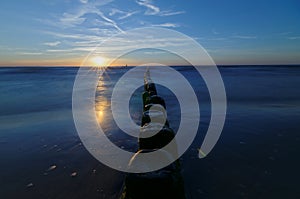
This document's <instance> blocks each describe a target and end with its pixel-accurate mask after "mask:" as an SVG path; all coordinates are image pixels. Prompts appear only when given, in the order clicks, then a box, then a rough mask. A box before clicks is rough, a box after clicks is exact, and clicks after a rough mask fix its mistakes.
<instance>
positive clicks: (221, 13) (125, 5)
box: [0, 0, 300, 66]
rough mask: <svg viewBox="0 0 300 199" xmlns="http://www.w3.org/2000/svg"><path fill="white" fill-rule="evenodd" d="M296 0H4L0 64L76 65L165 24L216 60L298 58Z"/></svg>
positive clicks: (270, 61)
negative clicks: (118, 37) (129, 34)
mask: <svg viewBox="0 0 300 199" xmlns="http://www.w3.org/2000/svg"><path fill="white" fill-rule="evenodd" d="M299 21H300V1H299V0H281V1H279V0H273V1H262V0H252V1H241V0H228V1H216V0H188V1H187V0H99V1H92V0H51V1H49V0H48V1H47V0H24V1H19V0H10V1H2V2H1V6H0V23H1V29H0V36H1V40H0V65H2V66H9V65H12V66H13V65H35V66H36V65H80V63H81V61H82V60H83V59H84V58H85V57H86V55H87V54H88V53H89V52H90V51H91V50H93V49H94V47H95V46H96V45H97V44H98V43H99V42H101V41H103V40H105V39H106V38H108V37H111V36H113V35H114V34H118V33H120V32H124V31H127V30H130V29H133V28H140V27H149V26H150V27H165V28H170V29H173V30H176V31H179V32H182V33H184V34H186V35H188V36H190V37H192V38H194V39H195V40H196V41H197V42H199V43H200V44H201V45H202V46H203V47H204V48H205V49H206V50H207V52H208V53H209V54H210V55H211V57H212V58H213V59H214V61H215V62H216V63H217V64H300V23H299Z"/></svg>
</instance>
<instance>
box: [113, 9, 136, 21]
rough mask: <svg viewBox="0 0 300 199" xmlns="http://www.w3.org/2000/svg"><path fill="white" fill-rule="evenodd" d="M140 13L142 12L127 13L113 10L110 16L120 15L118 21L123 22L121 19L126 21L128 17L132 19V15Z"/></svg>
mask: <svg viewBox="0 0 300 199" xmlns="http://www.w3.org/2000/svg"><path fill="white" fill-rule="evenodd" d="M139 12H140V11H132V12H130V11H129V12H126V11H123V10H119V9H116V8H113V9H112V10H111V11H110V13H109V16H115V15H119V17H118V19H119V20H121V19H126V18H128V17H131V16H132V15H134V14H137V13H139Z"/></svg>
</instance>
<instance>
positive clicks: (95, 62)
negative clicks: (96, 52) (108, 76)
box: [92, 56, 106, 67]
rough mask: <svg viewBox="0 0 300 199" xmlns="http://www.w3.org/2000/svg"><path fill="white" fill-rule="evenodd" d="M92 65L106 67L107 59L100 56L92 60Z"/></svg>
mask: <svg viewBox="0 0 300 199" xmlns="http://www.w3.org/2000/svg"><path fill="white" fill-rule="evenodd" d="M92 63H93V65H95V66H98V67H101V66H104V65H105V63H106V59H105V58H104V57H100V56H97V57H93V58H92Z"/></svg>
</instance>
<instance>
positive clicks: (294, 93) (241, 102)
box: [0, 66, 300, 198]
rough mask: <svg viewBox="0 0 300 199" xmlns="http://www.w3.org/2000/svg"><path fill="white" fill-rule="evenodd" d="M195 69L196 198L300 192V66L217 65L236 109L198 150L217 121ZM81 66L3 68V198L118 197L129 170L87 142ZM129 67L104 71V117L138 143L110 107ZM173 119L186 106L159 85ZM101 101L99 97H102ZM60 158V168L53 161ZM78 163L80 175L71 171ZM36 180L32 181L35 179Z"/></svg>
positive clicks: (189, 191)
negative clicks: (80, 107)
mask: <svg viewBox="0 0 300 199" xmlns="http://www.w3.org/2000/svg"><path fill="white" fill-rule="evenodd" d="M175 69H176V70H178V71H180V72H181V73H182V74H183V75H184V76H185V77H187V78H188V79H189V81H190V83H191V85H192V86H193V88H194V89H195V91H196V93H197V97H198V98H199V103H200V111H201V122H200V129H199V132H198V135H197V137H196V139H195V140H194V143H193V144H192V146H191V147H190V148H189V150H188V151H187V152H186V153H185V154H184V155H183V157H182V158H181V159H182V170H183V171H182V173H183V176H184V182H185V191H186V195H187V197H188V198H221V197H222V198H299V197H300V191H299V178H300V172H299V171H298V168H300V158H299V155H298V153H299V151H300V133H299V132H300V125H299V119H300V89H299V85H300V78H299V76H300V68H299V67H283V66H282V67H280V66H274V67H273V66H252V67H250V66H247V67H246V66H239V67H219V70H220V72H221V74H222V77H223V80H224V84H225V88H226V92H227V98H228V110H227V117H226V122H225V127H224V129H223V132H222V135H221V137H220V139H219V141H218V143H217V145H216V146H215V148H214V149H213V151H212V152H211V153H210V154H209V155H208V156H207V157H206V158H204V159H199V158H197V157H198V148H199V147H200V145H201V143H202V141H203V137H204V134H205V132H206V130H207V126H208V124H209V121H210V100H209V95H208V92H207V88H206V86H205V83H204V82H203V80H202V79H201V77H200V76H199V75H198V74H197V73H196V72H195V71H194V70H192V69H191V68H188V67H175ZM77 70H78V68H50V67H49V68H29V67H25V68H21V67H20V68H0V110H1V111H0V157H1V160H0V185H1V186H0V196H1V198H66V197H68V198H116V197H117V196H118V194H119V192H120V188H121V186H122V183H123V179H124V173H121V172H117V171H115V170H113V169H110V168H108V167H106V166H104V165H103V164H101V163H99V162H98V161H97V160H95V159H94V158H93V157H92V156H91V155H90V154H89V153H88V152H87V151H86V149H85V148H84V146H83V145H82V144H81V141H80V139H79V137H78V135H77V133H76V130H75V126H74V123H73V117H72V110H71V105H72V88H73V82H74V79H75V76H76V73H77ZM127 70H129V69H128V68H118V69H108V70H107V71H106V73H105V75H104V76H103V78H102V79H100V83H99V86H98V90H97V94H96V98H95V99H96V103H97V105H99V106H101V108H103V110H102V111H104V112H105V113H106V115H105V120H102V121H101V122H100V123H101V125H103V127H104V129H105V131H106V132H107V135H108V136H109V138H110V139H111V140H112V141H113V142H114V143H115V144H116V145H118V146H120V147H122V148H124V149H127V150H132V151H135V150H136V148H137V143H136V139H133V138H131V137H129V136H127V135H126V134H124V133H122V132H120V131H119V130H118V128H117V126H116V125H115V123H114V121H113V120H112V118H111V115H110V111H109V110H110V104H109V103H104V102H105V101H107V100H109V99H110V94H111V92H112V88H113V87H114V85H115V83H116V81H117V80H118V79H119V78H120V77H121V75H122V74H123V73H124V72H126V71H127ZM140 91H142V88H140V89H138V90H137V91H136V92H135V93H134V95H133V97H132V98H131V105H130V112H131V117H132V118H133V120H135V121H136V123H138V124H139V122H140V117H141V104H142V101H141V96H140ZM158 92H159V94H160V95H162V97H163V98H164V99H165V100H166V103H167V110H168V118H169V121H170V125H171V126H172V127H173V128H174V129H175V130H176V129H177V128H178V123H179V117H180V114H179V110H180V109H179V106H178V101H177V100H176V99H175V97H174V95H173V94H172V92H170V91H169V90H168V89H166V88H164V87H161V86H159V87H158ZM97 105H96V106H97ZM53 165H55V166H56V168H55V169H54V170H51V171H49V170H48V169H49V167H51V166H53ZM73 172H77V176H76V177H71V176H70V175H71V174H72V173H73ZM30 183H32V185H33V186H31V185H30Z"/></svg>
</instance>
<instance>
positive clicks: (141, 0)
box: [136, 0, 185, 16]
mask: <svg viewBox="0 0 300 199" xmlns="http://www.w3.org/2000/svg"><path fill="white" fill-rule="evenodd" d="M136 3H137V4H138V5H140V6H143V7H146V8H147V10H146V11H145V13H144V14H145V15H157V16H173V15H179V14H183V13H185V11H172V10H164V11H162V10H161V9H160V8H159V7H158V6H156V5H154V4H153V2H152V1H151V0H137V1H136Z"/></svg>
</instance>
